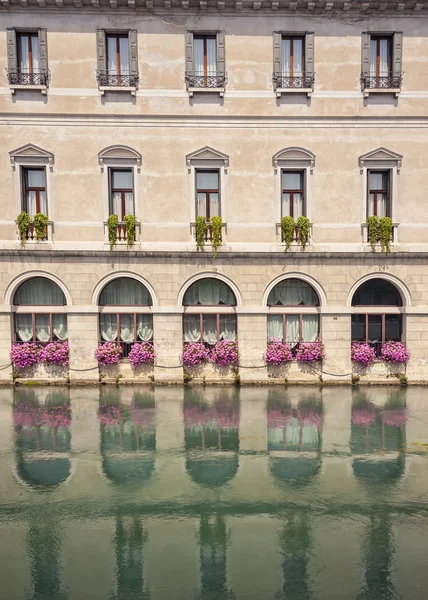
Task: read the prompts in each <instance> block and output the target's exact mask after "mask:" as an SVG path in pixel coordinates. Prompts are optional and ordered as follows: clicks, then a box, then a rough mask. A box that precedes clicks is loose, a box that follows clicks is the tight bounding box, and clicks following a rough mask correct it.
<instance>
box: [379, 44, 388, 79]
mask: <svg viewBox="0 0 428 600" xmlns="http://www.w3.org/2000/svg"><path fill="white" fill-rule="evenodd" d="M388 59H389V40H380V61H379V63H380V64H379V68H380V75H386V74H387V73H388V71H389V60H388Z"/></svg>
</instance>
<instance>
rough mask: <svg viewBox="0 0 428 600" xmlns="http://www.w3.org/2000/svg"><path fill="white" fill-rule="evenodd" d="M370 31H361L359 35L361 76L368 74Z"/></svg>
mask: <svg viewBox="0 0 428 600" xmlns="http://www.w3.org/2000/svg"><path fill="white" fill-rule="evenodd" d="M370 40H371V35H370V33H363V34H362V36H361V72H362V74H363V76H365V77H368V76H369V75H370Z"/></svg>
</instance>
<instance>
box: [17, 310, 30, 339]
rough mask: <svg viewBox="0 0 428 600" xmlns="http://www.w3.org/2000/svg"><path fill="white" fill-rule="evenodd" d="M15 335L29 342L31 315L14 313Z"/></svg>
mask: <svg viewBox="0 0 428 600" xmlns="http://www.w3.org/2000/svg"><path fill="white" fill-rule="evenodd" d="M15 327H16V334H17V337H18V338H19V339H20V340H21V341H22V342H29V341H31V340H32V338H33V321H32V315H15Z"/></svg>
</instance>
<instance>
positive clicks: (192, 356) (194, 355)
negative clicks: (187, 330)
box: [180, 342, 210, 367]
mask: <svg viewBox="0 0 428 600" xmlns="http://www.w3.org/2000/svg"><path fill="white" fill-rule="evenodd" d="M209 358H210V351H209V350H208V348H206V347H205V345H204V344H202V343H200V342H195V343H190V344H185V346H184V349H183V354H182V355H181V356H180V359H181V362H182V363H183V366H184V367H196V366H198V365H200V364H202V363H206V362H208V360H209Z"/></svg>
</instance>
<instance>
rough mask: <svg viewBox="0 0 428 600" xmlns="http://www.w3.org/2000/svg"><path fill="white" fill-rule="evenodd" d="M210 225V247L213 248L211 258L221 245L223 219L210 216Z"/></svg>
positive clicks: (215, 254)
mask: <svg viewBox="0 0 428 600" xmlns="http://www.w3.org/2000/svg"><path fill="white" fill-rule="evenodd" d="M211 225H212V228H213V235H212V241H211V245H212V249H213V258H215V257H216V256H217V249H218V248H219V247H220V246H221V230H222V226H223V220H222V218H221V217H212V218H211Z"/></svg>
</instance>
